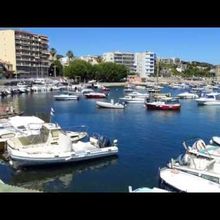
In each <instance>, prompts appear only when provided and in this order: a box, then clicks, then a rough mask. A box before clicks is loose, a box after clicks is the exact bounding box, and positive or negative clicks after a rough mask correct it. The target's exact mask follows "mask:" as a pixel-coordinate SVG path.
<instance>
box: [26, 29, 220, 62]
mask: <svg viewBox="0 0 220 220" xmlns="http://www.w3.org/2000/svg"><path fill="white" fill-rule="evenodd" d="M22 30H27V31H31V32H34V33H40V34H45V35H48V37H49V44H50V47H54V48H56V49H57V51H58V53H59V54H62V55H65V53H66V52H67V51H68V50H72V51H73V53H74V54H75V55H76V56H81V55H101V54H102V53H104V52H109V51H128V52H141V51H146V50H148V51H153V52H155V53H156V54H157V56H159V57H179V58H181V59H183V60H186V61H187V60H188V61H190V60H197V61H204V62H209V63H212V64H220V28H22Z"/></svg>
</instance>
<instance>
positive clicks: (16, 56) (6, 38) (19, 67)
mask: <svg viewBox="0 0 220 220" xmlns="http://www.w3.org/2000/svg"><path fill="white" fill-rule="evenodd" d="M49 55H50V54H49V51H48V37H47V36H44V35H38V34H33V33H29V32H26V31H20V30H0V59H1V60H4V61H5V62H9V63H11V64H12V70H13V72H14V73H15V74H18V75H20V76H21V77H38V76H39V77H44V76H48V68H49Z"/></svg>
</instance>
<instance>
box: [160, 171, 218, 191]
mask: <svg viewBox="0 0 220 220" xmlns="http://www.w3.org/2000/svg"><path fill="white" fill-rule="evenodd" d="M160 181H161V185H162V186H163V187H166V188H167V187H168V188H169V189H172V190H174V191H178V192H220V184H218V183H215V182H213V181H210V180H208V179H204V178H201V177H198V176H196V175H192V174H190V173H186V172H183V171H181V170H177V169H170V168H163V169H161V170H160Z"/></svg>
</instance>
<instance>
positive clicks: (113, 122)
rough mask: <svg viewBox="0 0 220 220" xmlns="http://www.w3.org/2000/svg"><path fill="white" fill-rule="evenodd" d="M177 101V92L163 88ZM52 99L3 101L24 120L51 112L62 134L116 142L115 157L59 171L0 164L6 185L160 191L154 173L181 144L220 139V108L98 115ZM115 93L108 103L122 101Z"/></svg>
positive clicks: (185, 106) (84, 103)
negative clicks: (77, 130) (84, 130)
mask: <svg viewBox="0 0 220 220" xmlns="http://www.w3.org/2000/svg"><path fill="white" fill-rule="evenodd" d="M163 92H171V93H172V94H174V95H176V94H177V93H179V92H181V91H180V90H171V89H169V88H164V89H163ZM53 95H54V93H38V94H32V95H31V94H29V95H25V94H24V95H20V96H16V97H13V98H7V99H4V100H2V102H12V101H13V103H15V105H17V106H19V108H20V109H21V110H23V111H24V112H25V114H26V115H33V114H36V113H37V112H45V113H47V114H48V115H49V112H50V108H51V107H53V108H54V110H55V115H54V116H53V118H52V121H53V122H57V123H59V124H60V125H61V127H63V128H67V127H72V126H73V127H74V126H80V125H86V126H87V127H88V132H89V133H90V134H92V133H99V134H102V135H106V136H108V137H110V138H111V139H117V140H118V147H119V154H118V156H117V157H110V158H103V159H99V160H95V161H88V162H81V163H72V164H66V165H62V166H53V167H43V168H32V169H25V170H20V171H14V170H12V169H11V168H10V167H9V166H8V165H7V164H0V179H2V180H3V181H5V182H6V183H9V184H13V185H18V186H23V187H27V188H32V189H38V190H44V191H47V192H128V186H129V185H131V186H132V187H133V188H138V187H143V186H147V187H153V186H158V169H159V167H160V168H161V167H164V166H166V164H167V162H168V161H169V160H170V159H171V158H172V157H174V158H175V157H177V156H178V155H179V154H180V153H183V152H184V148H183V146H182V142H183V141H184V140H188V139H190V138H193V137H201V138H203V139H204V140H205V141H206V142H208V141H209V139H210V138H211V137H212V136H215V135H216V136H218V135H219V136H220V123H219V116H220V106H219V107H218V106H198V105H197V103H196V102H195V101H194V100H180V103H181V110H180V111H177V112H175V111H174V112H172V111H149V110H147V109H146V108H145V107H144V105H143V104H128V105H127V107H126V109H124V110H114V109H99V108H97V107H96V104H95V102H96V100H93V99H85V98H81V99H80V100H79V101H54V99H53ZM123 95H124V94H123V88H120V87H115V88H112V89H111V91H110V95H109V97H108V99H109V100H110V99H111V98H114V99H115V100H117V99H118V98H119V97H122V96H123Z"/></svg>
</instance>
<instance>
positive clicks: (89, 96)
mask: <svg viewBox="0 0 220 220" xmlns="http://www.w3.org/2000/svg"><path fill="white" fill-rule="evenodd" d="M84 95H85V97H86V98H87V99H92V98H94V99H102V98H106V97H107V95H106V94H105V93H103V92H89V93H86V94H84Z"/></svg>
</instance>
